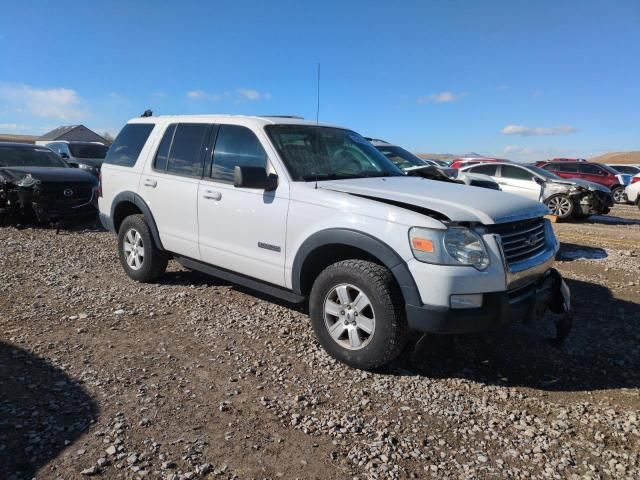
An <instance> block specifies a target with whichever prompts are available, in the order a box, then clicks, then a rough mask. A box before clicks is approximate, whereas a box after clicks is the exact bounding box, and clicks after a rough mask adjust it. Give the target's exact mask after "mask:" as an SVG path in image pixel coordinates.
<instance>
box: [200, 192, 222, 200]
mask: <svg viewBox="0 0 640 480" xmlns="http://www.w3.org/2000/svg"><path fill="white" fill-rule="evenodd" d="M202 198H206V199H207V200H220V199H222V193H220V192H214V191H213V190H205V191H204V194H203V195H202Z"/></svg>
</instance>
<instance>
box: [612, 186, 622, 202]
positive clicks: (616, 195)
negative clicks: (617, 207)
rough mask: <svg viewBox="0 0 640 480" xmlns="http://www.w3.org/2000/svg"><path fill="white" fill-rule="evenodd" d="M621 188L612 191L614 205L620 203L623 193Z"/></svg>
mask: <svg viewBox="0 0 640 480" xmlns="http://www.w3.org/2000/svg"><path fill="white" fill-rule="evenodd" d="M622 192H623V191H622V189H621V188H617V189H615V190H614V191H613V201H614V202H616V203H622V198H623V196H624V195H623V193H622Z"/></svg>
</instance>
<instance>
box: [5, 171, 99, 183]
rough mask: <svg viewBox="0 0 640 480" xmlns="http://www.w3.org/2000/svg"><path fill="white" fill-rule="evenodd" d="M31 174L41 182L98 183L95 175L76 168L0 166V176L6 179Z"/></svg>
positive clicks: (14, 178)
mask: <svg viewBox="0 0 640 480" xmlns="http://www.w3.org/2000/svg"><path fill="white" fill-rule="evenodd" d="M27 175H31V176H32V177H33V178H35V179H37V180H40V181H41V182H43V183H69V182H74V183H79V182H83V183H90V184H92V185H96V184H97V183H98V181H97V179H96V177H95V176H94V175H91V174H90V173H87V172H85V171H82V170H80V169H77V168H64V167H0V176H2V177H4V178H5V179H6V180H7V181H10V182H14V181H19V180H20V179H21V178H24V177H26V176H27Z"/></svg>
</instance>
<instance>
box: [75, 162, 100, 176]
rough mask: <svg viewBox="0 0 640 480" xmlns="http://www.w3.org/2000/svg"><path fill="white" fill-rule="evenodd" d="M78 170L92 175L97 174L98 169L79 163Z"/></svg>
mask: <svg viewBox="0 0 640 480" xmlns="http://www.w3.org/2000/svg"><path fill="white" fill-rule="evenodd" d="M78 168H79V169H81V170H86V171H87V172H89V173H93V174H97V173H98V169H97V168H95V167H92V166H91V165H87V164H86V163H79V164H78Z"/></svg>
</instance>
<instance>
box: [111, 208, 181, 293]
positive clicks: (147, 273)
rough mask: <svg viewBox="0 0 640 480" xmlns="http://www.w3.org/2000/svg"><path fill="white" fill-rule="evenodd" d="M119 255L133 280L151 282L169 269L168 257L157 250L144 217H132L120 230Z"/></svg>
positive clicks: (123, 223) (125, 269)
mask: <svg viewBox="0 0 640 480" xmlns="http://www.w3.org/2000/svg"><path fill="white" fill-rule="evenodd" d="M118 254H119V257H120V263H121V264H122V268H124V271H125V272H126V273H127V275H129V277H131V278H132V279H133V280H136V281H138V282H150V281H152V280H155V279H156V278H158V277H159V276H160V275H162V274H163V273H164V272H165V270H166V269H167V263H168V261H169V257H168V255H167V254H166V253H165V252H163V251H161V250H159V249H158V248H156V246H155V244H154V243H153V238H152V237H151V231H150V230H149V226H148V225H147V222H146V221H145V220H144V215H130V216H128V217H127V218H125V219H124V221H123V222H122V225H120V229H119V230H118Z"/></svg>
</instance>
